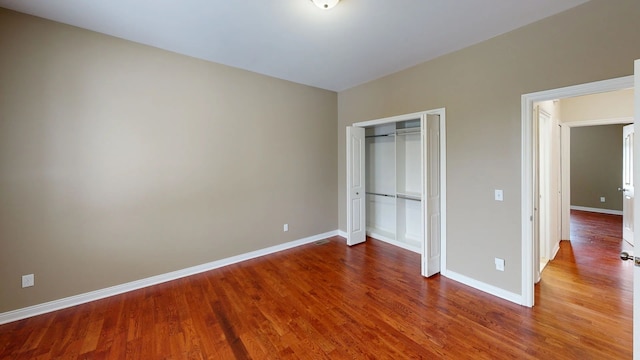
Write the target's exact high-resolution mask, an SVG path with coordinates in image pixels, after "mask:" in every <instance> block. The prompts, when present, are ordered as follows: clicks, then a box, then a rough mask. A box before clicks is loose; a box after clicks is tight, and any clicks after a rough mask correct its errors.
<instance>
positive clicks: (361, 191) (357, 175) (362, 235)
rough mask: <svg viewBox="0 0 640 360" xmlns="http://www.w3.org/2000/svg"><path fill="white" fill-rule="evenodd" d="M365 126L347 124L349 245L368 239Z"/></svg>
mask: <svg viewBox="0 0 640 360" xmlns="http://www.w3.org/2000/svg"><path fill="white" fill-rule="evenodd" d="M364 140H365V138H364V128H361V127H357V126H347V245H349V246H352V245H356V244H360V243H362V242H365V240H366V239H367V225H366V223H367V221H366V210H367V206H366V203H365V199H366V196H365V174H366V173H365V158H364V152H365V143H364Z"/></svg>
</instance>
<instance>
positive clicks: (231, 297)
mask: <svg viewBox="0 0 640 360" xmlns="http://www.w3.org/2000/svg"><path fill="white" fill-rule="evenodd" d="M621 226H622V225H621V221H620V219H619V217H616V216H609V215H598V214H595V215H594V214H590V213H582V212H573V213H572V228H573V231H572V242H571V243H569V242H568V241H563V242H562V246H561V249H560V252H559V253H558V256H557V257H556V259H555V260H553V261H551V262H550V263H549V265H548V266H547V268H546V270H545V271H544V273H543V277H542V281H541V283H540V284H539V285H538V286H537V288H536V304H537V305H536V306H535V307H534V308H532V309H529V308H525V307H521V306H518V305H515V304H512V303H510V302H507V301H504V300H500V299H497V298H495V297H492V296H489V295H486V294H484V293H482V292H479V291H476V290H474V289H471V288H469V287H467V286H464V285H461V284H458V283H456V282H454V281H451V280H449V279H446V278H444V277H441V276H435V277H432V278H429V279H424V278H422V277H420V274H419V271H420V256H419V255H416V254H414V253H412V252H409V251H406V250H402V249H400V248H397V247H394V246H391V245H388V244H385V243H382V242H379V241H376V240H369V241H368V242H367V243H366V244H363V245H358V246H355V247H353V248H349V247H347V246H346V245H345V242H344V240H343V239H342V238H339V237H335V238H331V239H329V242H328V243H326V244H323V245H315V244H310V245H306V246H302V247H299V248H296V249H292V250H288V251H285V252H282V253H278V254H275V255H270V256H266V257H262V258H258V259H254V260H250V261H247V262H243V263H241V264H236V265H231V266H228V267H225V268H222V269H217V270H213V271H209V272H206V273H203V274H199V275H196V276H192V277H189V278H185V279H180V280H176V281H172V282H169V283H165V284H160V285H157V286H152V287H149V288H145V289H141V290H138V291H133V292H130V293H126V294H122V295H118V296H113V297H110V298H107V299H103V300H100V301H95V302H92V303H88V304H84V305H80V306H76V307H73V308H69V309H65V310H61V311H57V312H53V313H49V314H45V315H41V316H37V317H33V318H30V319H25V320H22V321H17V322H13V323H9V324H5V325H1V326H0V359H420V358H422V359H440V358H447V359H630V358H631V356H632V354H631V347H632V335H631V328H632V323H631V318H632V299H631V296H632V294H631V292H632V280H631V279H632V267H631V262H622V261H620V260H619V259H618V252H619V247H620V241H621V240H620V238H621ZM514 241H517V240H514Z"/></svg>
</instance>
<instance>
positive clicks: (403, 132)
mask: <svg viewBox="0 0 640 360" xmlns="http://www.w3.org/2000/svg"><path fill="white" fill-rule="evenodd" d="M412 134H416V135H417V134H420V128H419V127H417V128H407V129H398V130H396V135H412Z"/></svg>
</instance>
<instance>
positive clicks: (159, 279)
mask: <svg viewBox="0 0 640 360" xmlns="http://www.w3.org/2000/svg"><path fill="white" fill-rule="evenodd" d="M338 234H339V231H338V230H334V231H329V232H326V233H324V234H318V235H314V236H310V237H306V238H304V239H300V240H295V241H290V242H287V243H284V244H280V245H275V246H271V247H268V248H264V249H260V250H256V251H251V252H248V253H245V254H240V255H236V256H232V257H229V258H226V259H221V260H216V261H213V262H210V263H206V264H202V265H197V266H193V267H189V268H186V269H182V270H177V271H172V272H169V273H166V274H161V275H156V276H152V277H148V278H145V279H140V280H136V281H131V282H128V283H125V284H120V285H116V286H111V287H108V288H105V289H100V290H95V291H91V292H88V293H84V294H79V295H75V296H70V297H66V298H62V299H59V300H54V301H49V302H46V303H42V304H38V305H33V306H29V307H26V308H22V309H17V310H12V311H8V312H4V313H0V324H6V323H9V322H12V321H17V320H21V319H25V318H28V317H32V316H36V315H40V314H44V313H48V312H52V311H56V310H60V309H65V308H68V307H72V306H76V305H80V304H84V303H88V302H90V301H95V300H99V299H103V298H106V297H109V296H113V295H118V294H122V293H125V292H128V291H133V290H138V289H142V288H145V287H148V286H152V285H156V284H160V283H163V282H167V281H171V280H176V279H180V278H183V277H187V276H191V275H195V274H199V273H202V272H205V271H209V270H213V269H217V268H221V267H224V266H227V265H231V264H236V263H239V262H242V261H245V260H250V259H254V258H257V257H260V256H265V255H269V254H273V253H276V252H279V251H283V250H287V249H291V248H294V247H297V246H301V245H305V244H309V243H312V242H314V241H318V240H322V239H326V238H329V237H332V236H336V235H338Z"/></svg>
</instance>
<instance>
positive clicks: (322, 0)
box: [311, 0, 340, 10]
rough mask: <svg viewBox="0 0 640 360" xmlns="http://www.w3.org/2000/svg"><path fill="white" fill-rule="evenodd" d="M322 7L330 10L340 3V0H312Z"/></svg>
mask: <svg viewBox="0 0 640 360" xmlns="http://www.w3.org/2000/svg"><path fill="white" fill-rule="evenodd" d="M311 2H313V3H314V4H316V6H317V7H319V8H320V9H325V10H329V9H331V8H332V7H334V6H336V5H338V3H339V2H340V0H311Z"/></svg>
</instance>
